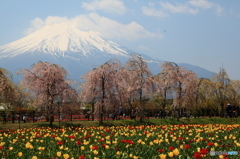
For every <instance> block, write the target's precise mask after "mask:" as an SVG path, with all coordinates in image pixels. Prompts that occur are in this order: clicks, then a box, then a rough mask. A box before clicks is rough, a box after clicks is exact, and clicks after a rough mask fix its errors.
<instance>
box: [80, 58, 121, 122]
mask: <svg viewBox="0 0 240 159" xmlns="http://www.w3.org/2000/svg"><path fill="white" fill-rule="evenodd" d="M120 68H121V63H120V62H119V61H118V60H116V59H111V60H109V61H108V62H106V63H104V64H103V65H101V66H99V67H97V68H95V69H93V70H91V71H89V72H88V73H87V74H85V75H84V76H83V77H82V79H83V80H84V81H85V82H84V83H83V84H82V86H81V93H80V96H81V99H82V100H83V101H91V102H94V101H96V103H95V104H94V107H93V110H94V111H95V112H94V114H95V115H98V117H99V118H100V120H99V122H100V124H102V122H103V115H104V113H105V110H106V109H108V108H109V107H111V106H112V105H116V99H117V97H116V96H117V94H118V92H117V89H116V87H115V84H116V82H115V80H116V74H117V71H118V70H119V69H120ZM95 106H96V107H95ZM96 108H98V109H96Z"/></svg>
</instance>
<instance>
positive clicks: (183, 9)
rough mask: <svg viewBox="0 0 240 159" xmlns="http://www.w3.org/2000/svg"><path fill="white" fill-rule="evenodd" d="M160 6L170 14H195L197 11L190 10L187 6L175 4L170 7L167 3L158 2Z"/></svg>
mask: <svg viewBox="0 0 240 159" xmlns="http://www.w3.org/2000/svg"><path fill="white" fill-rule="evenodd" d="M160 6H161V7H162V8H163V9H164V10H166V11H168V12H170V13H189V14H197V13H198V9H196V8H190V7H189V6H188V5H187V4H177V5H172V4H170V3H168V2H160Z"/></svg>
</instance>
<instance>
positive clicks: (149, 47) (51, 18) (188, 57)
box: [0, 0, 240, 80]
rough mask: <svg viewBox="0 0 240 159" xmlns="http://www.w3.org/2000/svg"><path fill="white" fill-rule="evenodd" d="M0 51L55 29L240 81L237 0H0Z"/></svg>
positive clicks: (238, 3) (238, 9) (239, 9)
mask: <svg viewBox="0 0 240 159" xmlns="http://www.w3.org/2000/svg"><path fill="white" fill-rule="evenodd" d="M0 21H1V29H0V37H1V38H0V46H1V45H4V44H7V43H10V42H13V41H15V40H18V39H20V38H22V37H24V36H26V35H29V34H30V33H32V32H34V31H36V30H38V29H40V28H42V27H44V26H45V25H50V24H54V23H62V22H70V23H76V25H77V26H78V27H79V28H80V29H82V30H94V31H97V32H100V33H101V34H102V35H104V36H105V37H107V38H108V39H110V40H112V41H114V42H117V43H119V44H121V45H123V46H126V47H128V48H130V49H132V50H134V51H137V52H139V53H143V54H147V55H150V56H153V57H157V58H158V59H160V60H164V61H171V62H175V63H189V64H192V65H196V66H200V67H203V68H205V69H208V70H210V71H214V72H219V70H220V68H222V67H223V68H224V69H226V71H227V73H228V75H229V77H230V78H231V79H233V80H236V79H238V80H240V1H239V0H231V1H226V0H181V1H180V0H168V1H158V0H125V1H123V0H85V1H79V0H71V1H66V0H34V1H33V0H22V1H16V0H7V1H6V0H0Z"/></svg>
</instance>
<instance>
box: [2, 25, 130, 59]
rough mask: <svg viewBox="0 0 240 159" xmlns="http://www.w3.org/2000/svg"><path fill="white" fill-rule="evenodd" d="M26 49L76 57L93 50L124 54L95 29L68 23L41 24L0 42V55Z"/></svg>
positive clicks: (15, 53)
mask: <svg viewBox="0 0 240 159" xmlns="http://www.w3.org/2000/svg"><path fill="white" fill-rule="evenodd" d="M26 52H31V53H45V54H52V55H55V56H63V57H65V56H66V57H72V58H77V59H79V58H80V57H82V56H91V55H92V54H94V52H102V53H105V54H113V55H120V56H127V55H128V53H127V51H126V50H125V49H124V48H122V47H121V46H120V45H118V44H116V43H114V42H112V41H107V40H104V38H103V36H101V35H100V34H99V33H97V32H93V31H89V32H84V31H81V30H79V29H77V28H76V27H73V26H71V25H68V24H53V25H50V26H45V27H44V28H42V29H40V30H38V31H36V32H34V33H32V34H30V35H29V36H26V37H24V38H22V39H20V40H17V41H15V42H12V43H9V44H6V45H3V46H0V58H3V57H14V56H17V55H20V54H23V53H26ZM74 55H75V56H74ZM77 56H79V57H77Z"/></svg>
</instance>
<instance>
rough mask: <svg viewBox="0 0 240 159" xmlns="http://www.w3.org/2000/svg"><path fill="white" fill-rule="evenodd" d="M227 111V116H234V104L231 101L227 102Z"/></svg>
mask: <svg viewBox="0 0 240 159" xmlns="http://www.w3.org/2000/svg"><path fill="white" fill-rule="evenodd" d="M226 113H227V116H226V117H230V118H232V106H231V105H230V104H229V103H228V104H227V107H226Z"/></svg>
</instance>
